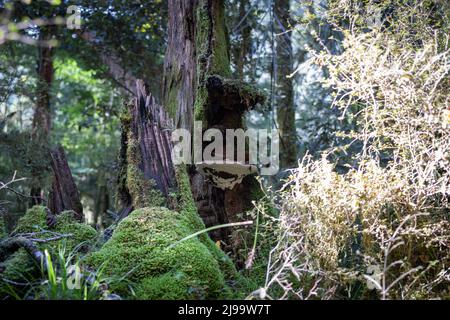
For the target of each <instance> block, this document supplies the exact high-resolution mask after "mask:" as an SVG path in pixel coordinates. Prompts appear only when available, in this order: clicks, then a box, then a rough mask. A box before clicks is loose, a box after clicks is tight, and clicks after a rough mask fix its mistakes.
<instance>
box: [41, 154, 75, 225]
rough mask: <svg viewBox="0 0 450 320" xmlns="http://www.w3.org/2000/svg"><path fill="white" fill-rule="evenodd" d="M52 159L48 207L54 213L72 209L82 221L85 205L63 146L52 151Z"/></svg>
mask: <svg viewBox="0 0 450 320" xmlns="http://www.w3.org/2000/svg"><path fill="white" fill-rule="evenodd" d="M51 160H52V162H51V166H52V170H53V182H52V188H51V191H50V192H49V195H48V208H49V209H50V211H51V213H52V214H53V215H57V214H60V213H61V212H63V211H65V210H72V211H74V213H75V214H74V216H75V218H76V219H77V220H79V221H82V220H83V206H82V205H81V200H80V194H79V192H78V188H77V186H76V184H75V181H74V180H73V177H72V173H71V171H70V168H69V164H68V163H67V159H66V155H65V153H64V149H63V148H62V147H61V146H59V147H58V148H56V149H54V150H52V151H51Z"/></svg>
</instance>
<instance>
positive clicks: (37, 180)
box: [30, 26, 55, 205]
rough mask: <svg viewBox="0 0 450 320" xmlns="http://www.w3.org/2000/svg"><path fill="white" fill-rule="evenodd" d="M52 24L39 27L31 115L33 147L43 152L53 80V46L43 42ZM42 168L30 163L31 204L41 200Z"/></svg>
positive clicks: (49, 37)
mask: <svg viewBox="0 0 450 320" xmlns="http://www.w3.org/2000/svg"><path fill="white" fill-rule="evenodd" d="M54 28H55V27H54V26H46V27H42V28H41V29H40V33H39V41H40V43H41V45H39V46H38V50H39V51H38V61H37V75H38V91H37V97H36V107H35V110H34V115H33V122H32V131H31V140H32V144H33V145H34V148H35V149H37V150H38V151H40V153H41V154H44V153H45V151H44V150H45V148H46V147H47V146H48V139H49V134H50V129H51V121H52V115H51V109H50V98H51V94H50V89H51V85H52V81H53V73H54V70H53V48H52V47H51V46H49V45H45V44H44V43H48V41H49V40H51V39H52V36H53V34H54ZM43 171H44V170H43V168H42V166H40V165H36V166H35V165H33V164H32V165H31V192H30V195H31V199H32V200H31V205H35V204H40V203H41V202H42V198H43V194H42V185H43V184H44V183H43V174H44V172H43Z"/></svg>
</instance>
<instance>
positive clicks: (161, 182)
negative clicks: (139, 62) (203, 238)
mask: <svg viewBox="0 0 450 320" xmlns="http://www.w3.org/2000/svg"><path fill="white" fill-rule="evenodd" d="M136 92H137V94H138V95H137V97H136V98H135V99H134V100H133V102H132V103H131V104H129V105H128V110H127V116H125V117H124V118H123V119H122V144H121V152H120V174H119V181H118V183H119V195H118V196H119V201H120V205H121V207H122V208H123V210H122V212H121V218H124V217H125V216H126V215H128V214H129V213H130V212H131V209H137V208H142V207H147V206H162V205H164V206H167V205H168V204H169V203H168V202H169V201H168V200H169V198H170V194H171V192H173V191H174V190H175V189H176V184H177V183H176V177H175V169H174V165H173V162H172V158H171V151H172V141H171V129H172V128H173V122H172V119H171V118H170V116H169V115H168V113H167V112H166V111H165V109H164V108H163V107H162V106H160V105H158V104H157V103H156V102H155V99H154V97H153V96H152V95H151V94H149V93H147V92H146V88H145V86H144V83H143V82H142V81H137V86H136Z"/></svg>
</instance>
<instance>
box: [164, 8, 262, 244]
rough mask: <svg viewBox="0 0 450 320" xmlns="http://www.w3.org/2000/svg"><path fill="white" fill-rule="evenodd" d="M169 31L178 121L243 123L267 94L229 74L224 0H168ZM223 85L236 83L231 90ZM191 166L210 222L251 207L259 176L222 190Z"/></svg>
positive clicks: (168, 82) (168, 86)
mask: <svg viewBox="0 0 450 320" xmlns="http://www.w3.org/2000/svg"><path fill="white" fill-rule="evenodd" d="M168 33H169V35H168V39H169V42H168V49H167V52H166V58H165V59H166V60H165V78H164V89H163V92H164V98H165V101H164V103H165V105H166V106H167V107H168V110H169V113H170V114H171V115H174V116H175V119H176V125H177V127H179V128H186V129H189V130H191V132H192V127H193V124H192V122H193V120H195V121H201V122H202V127H203V130H206V129H209V128H213V127H214V128H217V129H219V130H223V131H224V130H226V129H231V128H233V129H237V128H244V118H243V116H244V113H245V112H246V111H248V110H249V109H251V108H252V107H253V106H254V105H255V104H256V103H258V102H262V100H263V99H262V98H261V97H260V96H258V95H256V96H257V97H258V98H256V99H253V100H252V99H250V97H247V96H246V97H242V96H240V95H239V93H240V90H239V89H240V88H241V87H242V86H244V85H246V84H245V83H243V82H238V81H236V80H231V79H230V77H231V68H230V52H229V39H228V31H227V27H226V24H225V5H224V1H223V0H198V1H182V0H170V1H169V24H168ZM230 83H232V85H229V84H230ZM225 87H227V88H234V89H231V92H230V90H224V88H225ZM238 91H239V93H238ZM237 97H239V98H237ZM244 101H247V104H246V103H245V102H244ZM188 172H189V176H190V182H191V190H192V194H193V197H194V200H195V202H196V204H197V209H198V213H199V214H200V216H201V217H202V218H203V220H204V222H205V224H206V226H207V227H209V226H212V225H216V224H221V223H225V222H229V221H236V220H238V214H239V213H243V212H244V211H245V210H248V209H250V208H251V207H252V204H251V201H252V199H253V198H252V195H254V194H255V192H254V191H255V189H259V184H257V183H255V182H256V180H255V177H250V176H249V177H247V178H245V179H244V180H243V182H242V183H240V184H238V185H236V186H235V187H234V188H233V189H231V190H222V189H220V188H217V187H216V186H215V185H214V184H213V183H211V181H209V180H208V179H207V178H205V177H204V176H203V175H202V174H200V173H199V172H198V170H197V169H196V168H195V166H190V167H189V168H188ZM228 235H229V230H228V229H221V230H218V231H216V232H214V233H213V234H211V236H212V237H213V239H215V240H218V239H221V240H224V241H227V240H228Z"/></svg>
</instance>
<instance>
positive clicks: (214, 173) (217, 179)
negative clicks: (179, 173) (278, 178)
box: [196, 161, 258, 190]
mask: <svg viewBox="0 0 450 320" xmlns="http://www.w3.org/2000/svg"><path fill="white" fill-rule="evenodd" d="M196 167H197V170H198V172H200V174H202V175H203V176H205V177H207V178H209V180H210V181H211V182H212V183H213V184H214V185H215V186H216V187H217V188H220V189H222V190H225V189H233V187H234V186H235V185H236V184H239V183H241V182H242V179H244V177H245V176H248V175H251V174H255V173H257V172H258V169H257V167H256V166H254V165H250V164H243V163H241V162H236V161H230V162H225V163H217V162H214V161H204V162H200V163H197V164H196Z"/></svg>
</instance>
